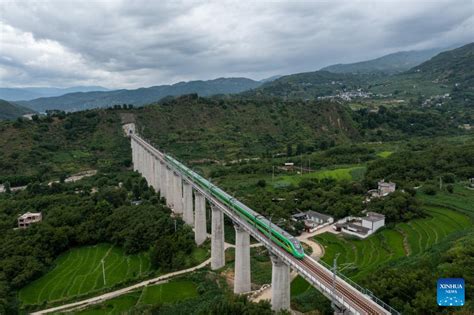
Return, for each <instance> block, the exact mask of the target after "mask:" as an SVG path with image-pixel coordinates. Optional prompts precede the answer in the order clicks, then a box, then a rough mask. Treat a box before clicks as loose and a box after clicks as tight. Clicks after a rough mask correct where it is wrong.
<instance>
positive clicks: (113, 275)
mask: <svg viewBox="0 0 474 315" xmlns="http://www.w3.org/2000/svg"><path fill="white" fill-rule="evenodd" d="M102 260H103V261H104V267H105V283H104V279H103V274H102V263H101V261H102ZM149 271H150V259H149V257H148V255H147V254H145V253H142V254H138V255H125V254H124V252H123V251H122V250H121V249H120V248H118V247H114V246H112V245H108V244H100V245H95V246H87V247H81V248H76V249H72V250H70V251H68V252H66V253H65V254H63V255H61V256H60V257H59V258H58V259H57V261H56V265H55V267H54V268H53V269H52V270H51V271H50V272H48V273H47V274H46V275H44V276H43V277H41V278H39V279H38V280H36V281H34V282H32V283H30V284H29V285H27V286H26V287H24V288H22V289H21V290H20V292H19V299H20V301H21V303H22V304H23V305H28V304H30V305H31V304H33V305H38V304H43V303H45V302H48V303H49V302H54V301H58V300H63V299H69V298H72V297H75V296H79V295H82V294H85V293H90V292H94V291H98V290H101V289H103V288H106V287H112V286H114V285H116V284H118V283H120V282H124V281H127V280H130V279H133V278H138V277H139V276H143V275H145V274H147V273H148V272H149Z"/></svg>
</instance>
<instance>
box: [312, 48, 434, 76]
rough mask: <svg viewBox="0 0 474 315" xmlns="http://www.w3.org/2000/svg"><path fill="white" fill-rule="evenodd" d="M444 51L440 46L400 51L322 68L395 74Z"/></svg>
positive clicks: (341, 71) (343, 71)
mask: <svg viewBox="0 0 474 315" xmlns="http://www.w3.org/2000/svg"><path fill="white" fill-rule="evenodd" d="M440 51H442V50H441V49H439V48H436V49H427V50H412V51H399V52H396V53H393V54H388V55H385V56H382V57H379V58H376V59H371V60H366V61H361V62H355V63H348V64H335V65H331V66H327V67H324V68H322V69H321V70H323V71H329V72H333V73H359V74H368V73H378V72H383V73H386V74H395V73H400V72H404V71H407V70H409V69H411V68H413V67H415V66H417V65H419V64H420V63H422V62H424V61H426V60H428V59H430V58H431V57H433V56H434V55H436V54H437V53H439V52H440Z"/></svg>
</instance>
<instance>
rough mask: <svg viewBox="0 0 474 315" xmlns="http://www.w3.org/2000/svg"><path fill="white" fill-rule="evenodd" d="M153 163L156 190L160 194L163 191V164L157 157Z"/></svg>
mask: <svg viewBox="0 0 474 315" xmlns="http://www.w3.org/2000/svg"><path fill="white" fill-rule="evenodd" d="M153 162H154V163H155V164H154V165H155V186H156V187H155V190H156V192H159V191H161V163H160V160H159V159H158V158H157V157H156V156H154V157H153Z"/></svg>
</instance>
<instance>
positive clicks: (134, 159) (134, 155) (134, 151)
mask: <svg viewBox="0 0 474 315" xmlns="http://www.w3.org/2000/svg"><path fill="white" fill-rule="evenodd" d="M130 143H131V146H132V165H133V171H134V172H136V171H137V170H138V169H137V165H138V160H137V143H136V142H135V140H133V138H132V140H131V141H130Z"/></svg>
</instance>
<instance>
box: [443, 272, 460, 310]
mask: <svg viewBox="0 0 474 315" xmlns="http://www.w3.org/2000/svg"><path fill="white" fill-rule="evenodd" d="M438 305H439V306H463V305H464V279H461V278H440V279H438Z"/></svg>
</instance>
